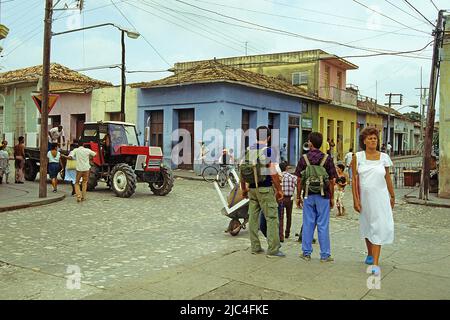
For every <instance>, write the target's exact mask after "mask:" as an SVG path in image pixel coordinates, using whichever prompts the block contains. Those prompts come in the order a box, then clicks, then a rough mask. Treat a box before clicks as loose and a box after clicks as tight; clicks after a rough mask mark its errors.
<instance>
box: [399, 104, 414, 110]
mask: <svg viewBox="0 0 450 320" xmlns="http://www.w3.org/2000/svg"><path fill="white" fill-rule="evenodd" d="M418 107H419V106H418V105H415V104H413V105H409V106H403V107H401V108H398V109H395V108H394V110H396V111H398V110H401V109H403V108H413V109H417V108H418Z"/></svg>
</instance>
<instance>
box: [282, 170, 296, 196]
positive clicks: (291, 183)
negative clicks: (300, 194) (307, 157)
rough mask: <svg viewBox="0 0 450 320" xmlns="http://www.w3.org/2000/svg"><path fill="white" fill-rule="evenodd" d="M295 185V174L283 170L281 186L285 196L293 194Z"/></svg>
mask: <svg viewBox="0 0 450 320" xmlns="http://www.w3.org/2000/svg"><path fill="white" fill-rule="evenodd" d="M296 185H297V176H294V175H293V174H290V173H289V172H286V171H285V172H283V175H282V182H281V188H282V190H283V195H284V196H285V197H290V196H292V195H293V194H294V191H295V187H296Z"/></svg>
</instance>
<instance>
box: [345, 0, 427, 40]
mask: <svg viewBox="0 0 450 320" xmlns="http://www.w3.org/2000/svg"><path fill="white" fill-rule="evenodd" d="M353 2H355V3H357V4H359V5H361V6H363V7H364V8H366V9H369V10H370V11H372V12H375V13H377V14H379V15H380V16H383V17H385V18H387V19H389V20H392V21H394V22H396V23H398V24H400V25H402V26H404V27H408V28H409V29H411V30H415V31H417V32H422V33H426V34H428V32H426V31H423V30H419V29H415V28H412V27H410V26H408V25H406V24H404V23H401V22H400V21H398V20H395V19H394V18H391V17H389V16H387V15H385V14H384V13H381V12H379V11H377V10H375V9H373V8H371V7H369V6H367V5H365V4H364V3H361V2H359V1H358V0H353Z"/></svg>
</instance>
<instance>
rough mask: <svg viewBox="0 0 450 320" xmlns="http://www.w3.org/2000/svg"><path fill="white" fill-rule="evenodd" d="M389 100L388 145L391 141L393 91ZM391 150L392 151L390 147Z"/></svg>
mask: <svg viewBox="0 0 450 320" xmlns="http://www.w3.org/2000/svg"><path fill="white" fill-rule="evenodd" d="M388 95H389V102H388V108H389V109H388V118H387V135H386V146H387V145H388V143H390V141H391V126H390V125H391V106H392V105H391V103H392V93H389V94H388ZM389 151H391V150H390V149H389Z"/></svg>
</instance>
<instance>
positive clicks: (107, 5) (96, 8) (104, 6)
mask: <svg viewBox="0 0 450 320" xmlns="http://www.w3.org/2000/svg"><path fill="white" fill-rule="evenodd" d="M127 1H130V0H118V1H117V3H116V4H121V3H123V2H127ZM112 5H113V4H112V3H110V4H105V5H102V6H98V7H95V8H92V9H83V12H84V13H86V12H92V11H95V10H98V9H103V8H106V7H111V6H112ZM70 16H71V14H68V15H65V16H62V17H58V18H57V19H54V20H59V19H64V18H68V17H70Z"/></svg>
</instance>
